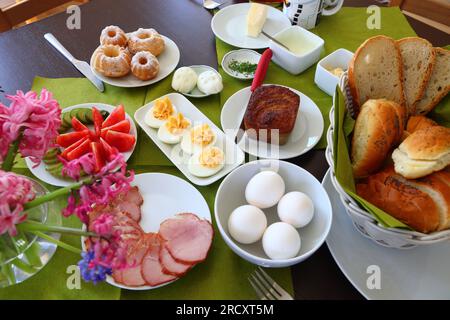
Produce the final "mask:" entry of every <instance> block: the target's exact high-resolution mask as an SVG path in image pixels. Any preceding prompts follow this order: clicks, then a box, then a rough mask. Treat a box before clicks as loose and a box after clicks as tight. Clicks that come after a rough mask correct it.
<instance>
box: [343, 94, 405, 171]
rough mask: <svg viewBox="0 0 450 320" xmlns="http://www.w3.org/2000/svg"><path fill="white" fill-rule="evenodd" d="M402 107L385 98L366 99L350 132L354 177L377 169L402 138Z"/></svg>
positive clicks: (403, 111) (403, 112)
mask: <svg viewBox="0 0 450 320" xmlns="http://www.w3.org/2000/svg"><path fill="white" fill-rule="evenodd" d="M404 108H405V107H404V106H400V105H398V104H396V103H395V102H392V101H388V100H386V99H378V100H368V101H367V102H366V103H364V104H363V106H362V107H361V112H360V113H359V115H358V117H357V119H356V123H355V128H354V130H353V139H352V150H351V159H352V167H353V173H354V176H355V177H356V178H361V177H365V176H367V175H369V174H371V173H373V172H375V171H376V170H377V169H379V168H380V167H381V166H382V165H383V163H384V161H385V160H386V159H387V158H388V154H389V152H390V151H391V150H392V149H393V147H395V146H396V145H397V144H398V143H399V142H400V139H401V137H402V135H403V129H404V114H405V110H404Z"/></svg>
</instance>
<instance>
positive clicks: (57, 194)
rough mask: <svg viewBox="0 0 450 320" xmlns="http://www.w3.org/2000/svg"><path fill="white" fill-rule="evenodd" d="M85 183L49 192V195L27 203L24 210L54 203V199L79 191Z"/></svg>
mask: <svg viewBox="0 0 450 320" xmlns="http://www.w3.org/2000/svg"><path fill="white" fill-rule="evenodd" d="M83 183H84V182H83V181H80V182H77V183H74V184H72V185H70V186H68V187H64V188H61V189H57V190H55V191H53V192H49V193H47V194H45V195H43V196H40V197H38V198H36V199H34V200H33V201H30V202H27V203H25V205H24V209H25V210H28V209H31V208H34V207H38V206H40V205H41V204H43V203H46V202H49V201H52V200H54V199H56V198H58V197H62V196H66V195H68V194H69V193H70V192H72V191H73V190H77V189H79V188H81V186H82V185H83Z"/></svg>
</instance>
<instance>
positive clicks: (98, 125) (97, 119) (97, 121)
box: [92, 107, 103, 137]
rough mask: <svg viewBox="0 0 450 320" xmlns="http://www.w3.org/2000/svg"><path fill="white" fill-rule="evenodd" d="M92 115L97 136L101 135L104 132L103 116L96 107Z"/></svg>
mask: <svg viewBox="0 0 450 320" xmlns="http://www.w3.org/2000/svg"><path fill="white" fill-rule="evenodd" d="M92 117H93V118H94V128H95V134H96V136H97V137H100V134H101V132H102V123H103V116H102V114H101V113H100V111H98V109H97V108H96V107H93V108H92Z"/></svg>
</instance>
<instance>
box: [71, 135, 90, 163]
mask: <svg viewBox="0 0 450 320" xmlns="http://www.w3.org/2000/svg"><path fill="white" fill-rule="evenodd" d="M90 151H91V141H90V140H89V139H84V141H83V143H81V144H80V145H79V146H78V147H76V148H75V149H73V150H72V151H70V152H68V153H67V156H66V158H67V160H69V161H72V160H75V159H78V158H79V157H81V156H82V155H84V154H86V153H88V152H90Z"/></svg>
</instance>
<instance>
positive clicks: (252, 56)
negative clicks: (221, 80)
mask: <svg viewBox="0 0 450 320" xmlns="http://www.w3.org/2000/svg"><path fill="white" fill-rule="evenodd" d="M259 59H261V54H259V53H258V52H256V51H254V50H249V49H240V50H232V51H230V52H228V53H227V54H226V55H224V56H223V59H222V69H223V70H224V71H225V72H226V73H227V74H228V75H230V76H231V77H233V78H236V79H241V80H249V79H253V78H254V77H255V73H250V74H244V73H241V72H238V71H234V70H231V68H230V67H229V64H230V63H231V62H232V61H233V60H235V61H239V62H250V63H254V64H256V65H257V64H258V62H259Z"/></svg>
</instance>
